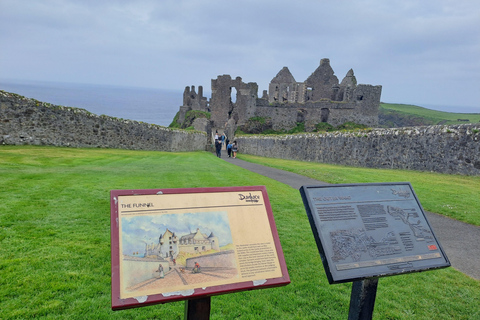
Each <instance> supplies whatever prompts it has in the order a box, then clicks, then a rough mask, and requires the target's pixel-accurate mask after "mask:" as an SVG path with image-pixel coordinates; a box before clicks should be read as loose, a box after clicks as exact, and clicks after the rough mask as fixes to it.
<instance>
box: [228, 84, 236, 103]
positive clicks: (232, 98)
mask: <svg viewBox="0 0 480 320" xmlns="http://www.w3.org/2000/svg"><path fill="white" fill-rule="evenodd" d="M230 101H232V103H236V102H237V89H236V88H235V87H230Z"/></svg>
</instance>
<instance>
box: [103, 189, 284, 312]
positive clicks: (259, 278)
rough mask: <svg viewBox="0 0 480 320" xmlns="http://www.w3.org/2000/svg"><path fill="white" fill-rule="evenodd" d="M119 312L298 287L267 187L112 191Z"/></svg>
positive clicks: (114, 284)
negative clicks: (289, 268)
mask: <svg viewBox="0 0 480 320" xmlns="http://www.w3.org/2000/svg"><path fill="white" fill-rule="evenodd" d="M110 207H111V255H112V257H111V259H112V309H113V310H118V309H126V308H134V307H140V306H146V305H151V304H157V303H166V302H172V301H178V300H187V299H197V298H201V297H207V296H213V295H218V294H223V293H229V292H235V291H243V290H252V289H262V288H269V287H277V286H283V285H287V284H289V283H290V278H289V275H288V271H287V267H286V264H285V259H284V256H283V251H282V248H281V245H280V241H279V238H278V233H277V229H276V226H275V221H274V218H273V213H272V209H271V206H270V202H269V199H268V195H267V191H266V188H265V187H264V186H249V187H219V188H190V189H150V190H112V191H111V192H110Z"/></svg>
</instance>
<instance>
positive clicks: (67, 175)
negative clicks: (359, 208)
mask: <svg viewBox="0 0 480 320" xmlns="http://www.w3.org/2000/svg"><path fill="white" fill-rule="evenodd" d="M245 158H246V156H245ZM315 170H317V169H315ZM355 170H357V169H355ZM355 170H353V169H350V171H355ZM375 172H376V173H375V175H376V176H377V177H376V178H378V179H381V175H382V174H384V172H383V171H375ZM331 174H332V176H334V175H335V174H334V173H331ZM372 174H373V173H372ZM341 179H342V180H341V181H337V182H347V181H344V180H343V179H347V177H343V178H341ZM385 179H387V177H386V178H385ZM400 180H402V181H404V180H407V179H400ZM348 182H357V181H348ZM424 183H425V184H426V185H425V186H421V183H415V184H414V189H415V190H416V191H417V193H419V194H420V193H421V192H420V190H422V189H428V187H429V186H428V185H429V184H431V183H430V180H429V179H426V180H425V181H424ZM243 185H265V186H266V187H267V191H268V194H269V198H270V201H271V203H272V209H273V213H274V216H275V221H276V224H277V228H278V232H279V236H280V241H281V243H282V247H283V250H284V254H285V259H286V263H287V266H288V270H289V274H290V277H291V281H292V283H291V284H290V285H288V286H285V287H280V288H272V289H264V290H254V291H247V292H240V293H233V294H226V295H221V296H216V297H213V298H212V310H211V319H346V318H347V315H348V307H349V299H350V291H351V284H349V283H346V284H337V285H329V284H328V281H327V279H326V276H325V272H324V270H323V266H322V262H321V259H320V256H319V254H318V250H317V247H316V244H315V240H314V238H313V235H312V232H311V229H310V225H309V223H308V219H307V215H306V213H305V209H304V207H303V203H302V200H301V198H300V194H299V192H298V190H295V189H293V188H290V187H288V186H286V185H284V184H281V183H279V182H276V181H273V180H271V179H269V178H266V177H264V176H261V175H258V174H255V173H252V172H249V171H246V170H244V169H242V168H239V167H236V166H234V165H231V164H229V163H227V162H225V161H223V160H221V159H218V158H216V157H215V156H214V155H212V154H210V153H206V152H194V153H166V152H150V151H126V150H109V149H73V148H54V147H34V146H21V147H20V146H2V147H0V186H1V188H2V192H0V310H1V311H0V318H1V319H32V318H43V319H183V308H184V302H174V303H168V304H164V305H155V306H149V307H142V308H137V309H129V310H122V311H111V309H110V294H111V292H110V207H109V192H110V190H112V189H150V188H152V189H153V188H184V187H218V186H243ZM477 190H478V189H477ZM453 199H454V198H453ZM421 201H424V200H422V199H421ZM457 202H461V201H460V200H457ZM422 203H423V202H422ZM443 203H445V204H448V205H452V204H453V202H452V203H451V202H448V201H447V202H443ZM477 204H478V203H477ZM455 206H457V204H455ZM476 208H477V209H478V205H477V207H476ZM479 301H480V282H479V281H477V280H474V279H472V278H470V277H468V276H466V275H464V274H462V273H460V272H458V271H456V270H455V269H453V268H446V269H441V270H433V271H428V272H422V273H415V274H407V275H400V276H394V277H387V278H381V279H380V280H379V285H378V292H377V298H376V305H375V311H374V319H478V318H480V306H479V303H478V302H479Z"/></svg>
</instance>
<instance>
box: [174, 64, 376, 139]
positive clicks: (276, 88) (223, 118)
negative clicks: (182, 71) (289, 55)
mask: <svg viewBox="0 0 480 320" xmlns="http://www.w3.org/2000/svg"><path fill="white" fill-rule="evenodd" d="M211 85H212V97H211V99H210V101H208V100H207V98H205V97H203V88H202V87H201V86H200V87H199V88H198V93H196V92H195V87H194V86H192V87H186V88H185V92H184V96H183V106H181V107H180V112H179V116H178V118H177V122H178V123H179V124H180V125H181V124H182V123H183V122H184V121H185V115H186V113H187V112H188V111H190V110H199V111H206V112H210V114H211V117H210V121H207V120H206V119H203V120H200V119H196V120H199V121H197V122H196V123H195V122H194V124H193V125H194V127H195V129H197V130H200V131H206V132H209V131H211V130H218V131H219V132H222V131H225V132H226V133H227V136H233V133H234V132H235V130H236V128H237V127H242V126H244V125H245V124H246V123H247V122H248V120H249V119H251V118H254V117H260V118H264V119H267V120H268V122H269V125H270V126H271V128H272V129H273V130H289V129H292V128H294V127H295V126H297V124H298V123H303V124H304V126H305V131H313V130H315V126H316V125H317V124H319V123H322V122H323V123H328V124H330V125H333V126H338V125H341V124H343V123H345V122H355V123H358V124H364V125H367V126H370V127H374V126H376V125H377V124H378V108H379V105H380V96H381V91H382V87H381V86H373V85H367V84H357V80H356V78H355V75H354V72H353V70H352V69H350V70H349V71H348V72H347V74H346V76H345V77H344V78H343V80H342V81H341V82H339V80H338V78H337V77H336V76H335V74H334V71H333V69H332V67H331V66H330V60H329V59H322V60H321V61H320V66H319V67H318V68H317V69H316V70H315V71H314V72H313V73H312V74H311V75H310V76H309V77H308V78H307V79H306V80H305V81H304V82H297V81H296V80H295V78H294V77H293V75H292V74H291V73H290V70H289V69H288V68H287V67H284V68H282V69H281V70H280V71H279V72H278V74H277V75H276V76H275V77H274V78H273V79H272V80H271V81H270V84H269V87H268V92H267V91H266V90H264V91H263V95H262V97H260V98H259V97H258V85H257V84H256V83H255V82H249V83H245V82H243V81H242V78H240V77H237V78H235V79H232V78H231V77H230V76H229V75H221V76H218V77H217V79H212V84H211ZM232 89H235V90H236V99H235V102H233V101H232V98H231V95H232Z"/></svg>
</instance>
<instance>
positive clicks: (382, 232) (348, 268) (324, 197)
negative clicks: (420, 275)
mask: <svg viewBox="0 0 480 320" xmlns="http://www.w3.org/2000/svg"><path fill="white" fill-rule="evenodd" d="M300 193H301V195H302V199H303V202H304V205H305V209H306V211H307V215H308V219H309V221H310V225H311V227H312V231H313V234H314V236H315V240H316V241H317V246H318V249H319V252H320V255H321V257H322V261H323V264H324V267H325V272H326V273H327V277H328V281H329V282H330V283H340V282H347V281H354V280H360V279H365V278H370V277H381V276H388V275H394V274H400V273H407V272H415V271H422V270H428V269H435V268H443V267H448V266H450V262H449V260H448V258H447V257H446V255H445V253H444V252H443V249H442V247H441V246H440V243H439V242H438V241H437V239H436V237H435V235H434V233H433V231H432V229H431V227H430V225H429V223H428V221H427V218H426V217H425V212H424V211H423V208H422V207H421V205H420V202H419V201H418V199H417V196H416V195H415V193H414V191H413V188H412V186H411V185H410V183H408V182H402V183H372V184H350V185H331V186H303V187H301V188H300Z"/></svg>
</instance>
